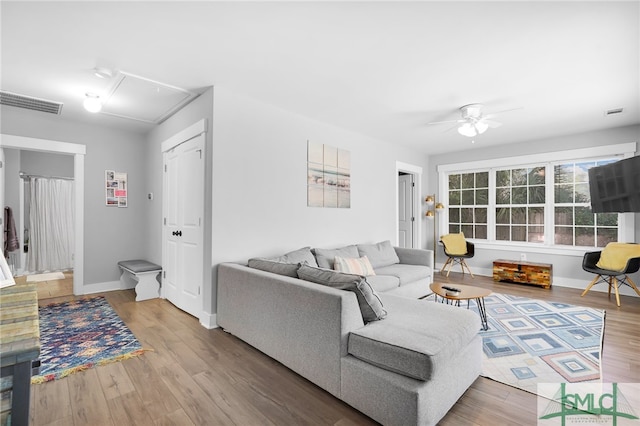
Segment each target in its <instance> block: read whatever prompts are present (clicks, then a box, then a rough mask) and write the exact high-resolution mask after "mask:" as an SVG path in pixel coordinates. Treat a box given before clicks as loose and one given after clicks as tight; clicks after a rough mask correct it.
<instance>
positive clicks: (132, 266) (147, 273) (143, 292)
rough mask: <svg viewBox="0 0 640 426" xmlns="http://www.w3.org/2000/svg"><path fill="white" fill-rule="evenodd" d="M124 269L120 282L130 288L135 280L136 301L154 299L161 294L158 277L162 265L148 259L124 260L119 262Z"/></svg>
mask: <svg viewBox="0 0 640 426" xmlns="http://www.w3.org/2000/svg"><path fill="white" fill-rule="evenodd" d="M118 266H119V267H120V269H121V270H122V274H121V275H120V283H122V285H123V287H125V288H128V287H130V285H131V281H132V280H133V281H135V282H136V283H137V284H136V285H135V287H136V301H140V300H147V299H153V298H156V297H159V296H160V283H159V282H158V280H157V279H156V277H157V276H158V274H159V273H160V272H162V266H160V265H156V264H155V263H151V262H149V261H147V260H140V259H136V260H122V261H120V262H118Z"/></svg>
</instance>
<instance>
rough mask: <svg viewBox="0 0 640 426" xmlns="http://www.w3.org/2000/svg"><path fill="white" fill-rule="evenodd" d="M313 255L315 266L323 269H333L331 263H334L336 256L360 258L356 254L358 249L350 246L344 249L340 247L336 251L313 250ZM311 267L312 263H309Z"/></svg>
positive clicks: (358, 254)
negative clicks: (314, 256)
mask: <svg viewBox="0 0 640 426" xmlns="http://www.w3.org/2000/svg"><path fill="white" fill-rule="evenodd" d="M313 253H314V254H315V255H316V261H317V262H318V263H317V265H318V267H320V268H325V269H333V262H334V261H335V258H336V256H340V257H351V258H353V257H355V258H358V257H360V253H358V247H356V246H354V245H351V246H346V247H341V248H337V249H319V248H316V249H313ZM309 265H312V266H313V264H312V263H309Z"/></svg>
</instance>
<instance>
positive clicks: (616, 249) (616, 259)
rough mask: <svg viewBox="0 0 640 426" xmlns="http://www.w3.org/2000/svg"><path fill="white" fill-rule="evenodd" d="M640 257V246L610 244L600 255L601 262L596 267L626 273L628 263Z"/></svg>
mask: <svg viewBox="0 0 640 426" xmlns="http://www.w3.org/2000/svg"><path fill="white" fill-rule="evenodd" d="M634 257H640V244H631V243H609V244H607V246H606V247H605V248H604V250H602V252H601V253H600V260H598V263H596V266H597V267H598V268H600V269H606V270H608V271H620V272H622V271H624V269H625V268H626V267H627V261H628V260H629V259H632V258H634Z"/></svg>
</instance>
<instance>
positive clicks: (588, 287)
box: [580, 275, 611, 297]
mask: <svg viewBox="0 0 640 426" xmlns="http://www.w3.org/2000/svg"><path fill="white" fill-rule="evenodd" d="M599 279H600V275H596V277H595V278H594V279H593V281H591V282H590V283H589V285H588V286H587V288H585V289H584V291H583V292H582V294H581V295H580V297H582V296H584V295H585V294H587V293H588V292H589V290H591V287H593V286H594V285H595V284H596V282H598V280H599ZM609 291H611V288H609Z"/></svg>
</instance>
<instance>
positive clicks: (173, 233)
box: [171, 231, 182, 237]
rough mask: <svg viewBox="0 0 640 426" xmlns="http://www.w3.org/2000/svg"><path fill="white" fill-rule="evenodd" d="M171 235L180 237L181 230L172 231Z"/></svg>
mask: <svg viewBox="0 0 640 426" xmlns="http://www.w3.org/2000/svg"><path fill="white" fill-rule="evenodd" d="M171 235H173V236H175V237H182V231H173V232H172V233H171Z"/></svg>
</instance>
